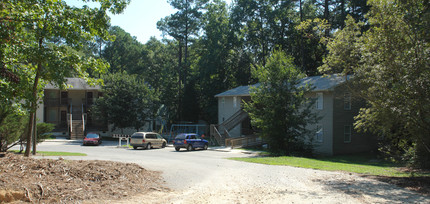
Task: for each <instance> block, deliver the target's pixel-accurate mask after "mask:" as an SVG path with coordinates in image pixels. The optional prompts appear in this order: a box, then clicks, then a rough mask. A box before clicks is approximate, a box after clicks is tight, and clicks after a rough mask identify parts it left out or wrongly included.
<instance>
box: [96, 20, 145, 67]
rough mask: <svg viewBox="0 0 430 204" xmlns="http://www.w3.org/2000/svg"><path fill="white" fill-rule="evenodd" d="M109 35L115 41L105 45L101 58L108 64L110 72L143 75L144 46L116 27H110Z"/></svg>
mask: <svg viewBox="0 0 430 204" xmlns="http://www.w3.org/2000/svg"><path fill="white" fill-rule="evenodd" d="M109 33H110V34H111V35H113V36H115V40H114V41H110V42H107V43H106V46H105V48H104V49H103V52H102V56H103V58H104V59H105V60H106V61H107V62H109V64H110V72H111V73H115V72H121V71H126V72H128V73H130V74H141V73H143V72H144V71H145V70H144V69H143V56H144V45H143V44H141V43H140V42H139V41H137V39H136V37H132V36H131V35H130V34H129V33H127V32H125V31H124V30H123V29H121V28H120V27H118V26H114V27H111V28H110V29H109Z"/></svg>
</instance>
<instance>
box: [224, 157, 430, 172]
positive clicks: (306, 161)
mask: <svg viewBox="0 0 430 204" xmlns="http://www.w3.org/2000/svg"><path fill="white" fill-rule="evenodd" d="M230 159H232V160H237V161H245V162H253V163H260V164H268V165H286V166H294V167H301V168H310V169H319V170H326V171H346V172H353V173H359V174H366V175H373V176H388V177H410V176H420V177H422V176H424V177H430V173H429V172H416V171H405V170H403V169H404V168H400V167H402V166H399V165H396V164H393V163H390V162H385V161H381V160H377V159H375V157H372V156H371V155H348V156H335V157H322V158H302V157H290V156H283V157H252V158H230Z"/></svg>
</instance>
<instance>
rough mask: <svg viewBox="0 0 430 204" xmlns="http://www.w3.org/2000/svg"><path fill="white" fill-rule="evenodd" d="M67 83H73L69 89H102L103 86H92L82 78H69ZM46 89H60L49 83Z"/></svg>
mask: <svg viewBox="0 0 430 204" xmlns="http://www.w3.org/2000/svg"><path fill="white" fill-rule="evenodd" d="M66 84H67V85H71V86H72V87H70V88H68V90H100V89H101V87H100V86H99V85H96V86H90V85H88V84H87V82H85V80H84V79H81V78H67V82H66ZM45 89H59V88H58V87H57V86H55V85H53V84H47V85H46V86H45Z"/></svg>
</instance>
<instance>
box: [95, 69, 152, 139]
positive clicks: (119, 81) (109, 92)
mask: <svg viewBox="0 0 430 204" xmlns="http://www.w3.org/2000/svg"><path fill="white" fill-rule="evenodd" d="M103 80H104V81H105V85H104V86H103V87H102V91H103V97H101V98H99V99H98V100H97V101H96V103H95V105H94V107H93V108H94V113H95V114H96V117H99V118H101V119H104V120H105V121H106V122H107V123H110V124H113V125H114V126H113V129H116V128H120V129H123V128H128V127H132V128H135V129H136V130H137V131H139V128H141V127H142V126H144V125H145V123H146V120H148V119H150V118H153V117H154V116H155V113H156V111H157V109H158V108H159V105H158V104H159V98H158V97H159V94H158V92H156V91H155V90H153V89H151V88H150V87H149V86H148V85H147V84H146V83H145V82H144V81H143V80H142V79H139V78H138V77H137V76H136V75H129V74H127V73H126V72H117V73H114V74H108V75H105V76H104V77H103Z"/></svg>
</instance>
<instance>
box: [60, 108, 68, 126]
mask: <svg viewBox="0 0 430 204" xmlns="http://www.w3.org/2000/svg"><path fill="white" fill-rule="evenodd" d="M60 120H61V125H66V123H67V112H66V111H65V110H62V111H61V114H60Z"/></svg>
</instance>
